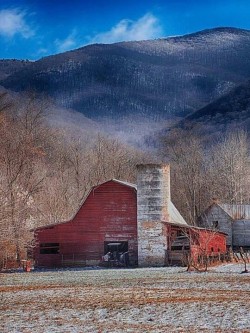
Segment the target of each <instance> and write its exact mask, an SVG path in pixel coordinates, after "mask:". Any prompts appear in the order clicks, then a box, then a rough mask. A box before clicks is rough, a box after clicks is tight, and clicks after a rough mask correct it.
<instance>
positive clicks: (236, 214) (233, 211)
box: [218, 203, 250, 220]
mask: <svg viewBox="0 0 250 333" xmlns="http://www.w3.org/2000/svg"><path fill="white" fill-rule="evenodd" d="M218 206H220V207H221V208H222V209H223V210H224V211H225V212H226V213H227V214H228V215H229V216H230V217H231V218H232V219H234V220H250V205H237V204H222V203H218Z"/></svg>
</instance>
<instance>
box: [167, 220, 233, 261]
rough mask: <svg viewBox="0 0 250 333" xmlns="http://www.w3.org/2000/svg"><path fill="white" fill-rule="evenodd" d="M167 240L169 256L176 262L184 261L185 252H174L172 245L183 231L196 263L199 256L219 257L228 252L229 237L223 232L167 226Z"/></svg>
mask: <svg viewBox="0 0 250 333" xmlns="http://www.w3.org/2000/svg"><path fill="white" fill-rule="evenodd" d="M166 229H167V238H168V252H169V253H168V255H169V256H170V257H174V254H177V255H176V258H177V259H176V260H177V261H180V262H181V260H182V256H183V251H182V250H181V251H174V250H172V249H171V245H172V243H173V242H174V240H175V239H176V237H177V232H178V231H182V232H183V234H184V235H187V236H188V239H189V241H190V250H188V251H189V252H190V254H191V256H192V259H193V260H194V261H196V260H198V257H199V256H211V257H212V256H218V255H219V254H225V253H226V252H227V247H226V237H227V235H226V234H224V233H221V232H216V231H213V230H209V229H201V228H195V227H194V228H191V227H188V228H185V227H183V226H176V225H174V226H173V225H171V224H166Z"/></svg>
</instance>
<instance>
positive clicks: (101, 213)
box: [34, 180, 137, 267]
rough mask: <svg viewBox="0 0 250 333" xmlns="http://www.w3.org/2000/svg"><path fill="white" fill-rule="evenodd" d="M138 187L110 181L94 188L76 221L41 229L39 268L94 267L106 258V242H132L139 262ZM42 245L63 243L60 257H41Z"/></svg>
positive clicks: (131, 248) (37, 255) (134, 257)
mask: <svg viewBox="0 0 250 333" xmlns="http://www.w3.org/2000/svg"><path fill="white" fill-rule="evenodd" d="M136 206H137V205H136V190H135V188H133V187H131V186H128V185H124V184H121V183H119V182H116V181H113V180H110V181H108V182H106V183H104V184H101V185H99V186H96V187H95V188H93V189H92V191H91V192H90V194H89V196H88V197H87V199H86V200H85V202H84V203H83V205H82V206H81V208H80V209H79V211H78V212H77V214H76V215H75V217H74V218H73V220H72V221H69V222H66V223H62V224H58V225H55V226H52V227H48V228H43V229H37V230H36V232H35V237H36V241H37V246H36V248H35V251H34V257H35V262H36V265H37V266H44V267H53V266H61V265H62V258H63V260H64V263H65V262H67V260H71V259H74V261H75V262H82V264H86V265H93V264H97V263H99V262H100V260H101V257H102V255H104V242H105V241H108V242H109V241H117V242H119V241H128V247H129V255H130V262H131V263H132V264H136V263H137V210H136V209H137V208H136ZM41 243H59V244H60V245H59V253H58V254H40V244H41Z"/></svg>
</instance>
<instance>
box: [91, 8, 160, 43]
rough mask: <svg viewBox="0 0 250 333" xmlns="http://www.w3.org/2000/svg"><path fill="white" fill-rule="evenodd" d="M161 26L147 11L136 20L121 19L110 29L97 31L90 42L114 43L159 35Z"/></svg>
mask: <svg viewBox="0 0 250 333" xmlns="http://www.w3.org/2000/svg"><path fill="white" fill-rule="evenodd" d="M161 33H162V28H161V25H160V22H159V20H158V19H157V17H155V16H154V15H152V14H150V13H148V14H146V15H144V16H143V17H141V18H140V19H139V20H137V21H132V20H128V19H124V20H121V21H120V22H119V23H118V24H117V25H115V26H114V27H113V28H111V30H109V31H106V32H103V33H99V34H97V35H96V36H95V37H94V38H92V39H91V41H90V43H115V42H120V41H131V40H145V39H152V38H157V37H160V35H161Z"/></svg>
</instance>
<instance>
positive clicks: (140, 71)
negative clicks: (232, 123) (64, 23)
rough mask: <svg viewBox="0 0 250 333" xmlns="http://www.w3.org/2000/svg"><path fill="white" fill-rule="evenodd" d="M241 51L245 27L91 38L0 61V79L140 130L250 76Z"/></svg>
mask: <svg viewBox="0 0 250 333" xmlns="http://www.w3.org/2000/svg"><path fill="white" fill-rule="evenodd" d="M249 54H250V31H248V30H241V29H236V28H216V29H211V30H204V31H201V32H197V33H194V34H190V35H185V36H180V37H171V38H166V39H158V40H146V41H138V42H121V43H115V44H94V45H89V46H86V47H83V48H80V49H77V50H73V51H69V52H65V53H61V54H57V55H54V56H49V57H46V58H42V59H40V60H38V61H35V62H27V61H23V62H21V61H10V60H2V61H1V62H0V78H1V81H0V84H1V85H2V86H4V87H5V88H7V89H10V90H14V91H19V92H20V91H26V90H35V91H37V92H38V93H42V94H45V95H47V96H49V97H51V98H52V99H53V100H54V101H55V103H56V104H57V105H58V106H60V107H64V108H70V109H73V110H75V111H78V112H80V113H82V114H83V115H84V116H86V117H88V118H90V119H92V120H95V121H100V122H101V123H106V124H107V123H108V124H110V122H112V125H110V126H114V127H117V128H116V130H117V131H119V130H120V129H121V127H124V126H127V127H129V126H130V124H132V127H133V124H134V123H135V121H136V123H137V124H139V123H140V125H141V126H142V127H141V132H142V133H141V134H143V132H145V125H147V126H148V125H149V124H154V125H152V126H150V127H151V130H152V129H153V130H157V129H158V128H160V127H161V126H169V124H170V123H169V121H173V120H176V119H182V118H185V117H187V116H189V115H190V114H193V113H194V112H195V111H196V110H199V109H202V108H204V107H205V106H206V105H208V104H210V103H212V102H214V101H215V100H217V99H218V98H220V97H222V96H223V95H226V94H229V93H230V91H231V90H232V91H233V92H232V94H234V91H235V90H233V89H234V88H235V87H237V86H238V85H240V84H242V82H244V81H246V80H247V79H248V78H250V62H249ZM229 96H231V95H229ZM232 96H234V95H232ZM232 98H234V97H232ZM226 100H228V97H226ZM231 104H232V103H231ZM232 105H233V104H232ZM208 108H211V106H209V107H208ZM209 110H210V109H206V108H205V109H203V111H199V112H201V113H204V112H210V111H209ZM247 110H249V109H247ZM241 111H244V110H241V109H240V108H238V111H237V114H238V116H240V113H241ZM213 112H214V113H216V109H215V110H214V111H213ZM246 112H247V113H249V111H246ZM194 114H195V113H194ZM198 114H200V113H197V114H196V115H198ZM192 117H195V116H191V118H192ZM187 119H189V118H187ZM163 120H166V121H167V122H166V124H165V123H163ZM152 121H154V123H152ZM119 126H121V127H120V128H119ZM137 130H138V128H134V127H133V130H132V131H135V132H136V131H137Z"/></svg>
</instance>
